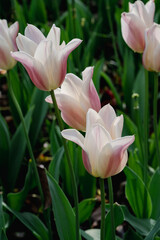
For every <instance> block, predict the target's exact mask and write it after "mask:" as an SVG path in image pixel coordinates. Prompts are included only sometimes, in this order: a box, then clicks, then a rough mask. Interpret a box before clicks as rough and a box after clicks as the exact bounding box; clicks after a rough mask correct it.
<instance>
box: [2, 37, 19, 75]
mask: <svg viewBox="0 0 160 240" xmlns="http://www.w3.org/2000/svg"><path fill="white" fill-rule="evenodd" d="M11 50H12V49H10V48H9V45H8V44H7V42H5V41H4V39H3V38H2V37H1V36H0V68H1V69H3V70H8V69H11V68H12V67H13V66H14V65H15V64H16V61H15V60H14V59H13V58H12V57H11V55H10V51H11Z"/></svg>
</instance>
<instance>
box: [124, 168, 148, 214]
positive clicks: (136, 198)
mask: <svg viewBox="0 0 160 240" xmlns="http://www.w3.org/2000/svg"><path fill="white" fill-rule="evenodd" d="M124 173H125V175H126V177H127V183H126V188H125V193H126V197H127V199H128V201H129V204H130V205H131V207H132V209H133V211H134V213H135V215H136V216H137V217H139V218H149V217H150V216H151V213H152V201H151V197H150V194H149V192H148V190H147V188H146V186H145V185H144V183H143V181H142V179H140V177H139V176H138V175H137V174H136V173H135V172H134V171H133V170H131V169H130V168H129V167H125V169H124Z"/></svg>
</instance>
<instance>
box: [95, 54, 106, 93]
mask: <svg viewBox="0 0 160 240" xmlns="http://www.w3.org/2000/svg"><path fill="white" fill-rule="evenodd" d="M103 65H104V59H103V58H102V59H100V60H99V61H98V62H97V63H96V64H95V67H94V72H93V82H94V85H95V87H96V90H97V92H98V93H99V89H100V77H101V71H102V68H103Z"/></svg>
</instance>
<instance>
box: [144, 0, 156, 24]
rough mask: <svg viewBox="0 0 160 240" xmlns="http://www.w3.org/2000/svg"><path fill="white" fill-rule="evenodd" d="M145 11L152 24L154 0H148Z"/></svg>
mask: <svg viewBox="0 0 160 240" xmlns="http://www.w3.org/2000/svg"><path fill="white" fill-rule="evenodd" d="M145 8H146V11H147V13H148V17H149V18H150V21H151V23H150V24H153V20H154V19H153V18H154V12H155V3H154V0H150V1H148V2H147V3H146V5H145Z"/></svg>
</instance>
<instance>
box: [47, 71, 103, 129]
mask: <svg viewBox="0 0 160 240" xmlns="http://www.w3.org/2000/svg"><path fill="white" fill-rule="evenodd" d="M92 75H93V67H87V68H86V69H85V70H84V71H83V72H82V78H83V81H82V80H81V79H80V78H78V77H77V76H75V75H74V74H72V73H69V74H67V75H66V77H65V81H64V82H63V84H62V86H61V88H58V89H56V90H55V96H56V100H57V104H58V107H59V109H60V110H61V115H62V118H63V120H64V121H65V122H66V123H67V124H68V125H69V126H71V127H73V128H76V129H78V130H82V131H85V129H86V114H87V111H88V109H89V108H93V109H94V110H95V111H97V112H98V111H99V110H100V108H101V104H100V100H99V97H98V94H97V91H96V89H95V87H94V84H93V81H92ZM46 101H47V102H49V103H52V99H51V96H48V97H47V98H46Z"/></svg>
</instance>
